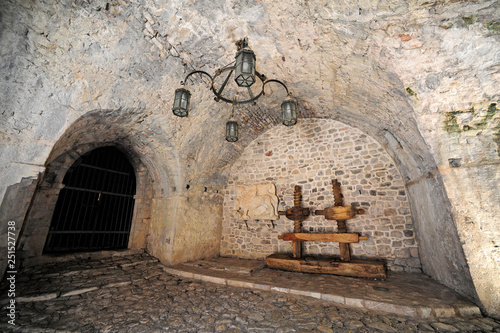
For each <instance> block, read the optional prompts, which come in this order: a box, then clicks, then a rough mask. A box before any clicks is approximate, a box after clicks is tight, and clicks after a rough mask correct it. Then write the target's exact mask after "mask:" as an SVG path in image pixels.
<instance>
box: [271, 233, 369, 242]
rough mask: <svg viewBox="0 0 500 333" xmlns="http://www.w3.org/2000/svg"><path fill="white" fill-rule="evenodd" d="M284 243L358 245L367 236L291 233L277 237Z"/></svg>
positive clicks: (355, 234)
mask: <svg viewBox="0 0 500 333" xmlns="http://www.w3.org/2000/svg"><path fill="white" fill-rule="evenodd" d="M278 238H279V239H282V240H285V241H303V242H307V241H314V242H339V243H359V241H360V240H367V239H368V237H367V236H359V235H358V234H357V233H338V232H337V233H303V232H291V233H286V234H283V235H281V236H278Z"/></svg>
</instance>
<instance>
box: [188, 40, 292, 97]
mask: <svg viewBox="0 0 500 333" xmlns="http://www.w3.org/2000/svg"><path fill="white" fill-rule="evenodd" d="M236 45H237V48H238V52H239V51H241V50H242V49H243V48H248V40H247V38H246V37H245V38H243V39H241V40H239V41H238V42H236ZM235 69H236V64H235V61H233V62H232V63H230V64H229V65H226V66H224V67H222V68H219V69H217V70H216V71H215V73H214V75H213V76H212V75H210V74H209V73H207V72H205V71H202V70H195V71H192V72H190V73H188V74H187V75H186V77H185V78H184V80H183V81H181V85H183V86H186V83H187V80H188V79H189V78H190V77H191V76H192V75H194V74H202V75H205V76H206V77H208V78H209V79H210V90H212V92H213V93H214V95H215V97H214V100H215V101H216V102H220V101H223V102H226V103H230V104H233V103H236V104H248V103H252V102H255V101H256V100H258V99H259V98H260V97H262V96H263V95H265V91H264V89H265V87H266V85H267V84H269V83H278V84H280V85H281V86H282V87H283V88H285V91H286V95H287V97H289V96H291V95H292V93H291V92H290V91H289V90H288V88H287V86H286V85H285V84H284V83H283V82H281V81H280V80H276V79H267V77H266V76H265V75H264V74H261V73H259V72H258V71H257V68H255V77H256V78H258V79H259V80H260V81H261V83H262V89H261V91H260V92H259V93H258V94H257V95H254V93H253V91H252V90H251V88H250V87H246V88H247V91H248V94H249V96H250V98H249V99H246V100H238V101H235V99H234V97H233V98H227V97H224V96H223V94H222V93H223V92H224V89H225V88H226V86H227V84H228V82H229V79H230V78H231V75H232V74H233V72H234V71H235ZM226 72H229V73H227V76H226V77H225V79H224V82H223V83H222V85H221V86H220V88H216V87H215V82H216V79H217V78H218V77H219V76H221V75H223V74H224V73H226ZM241 88H242V89H244V87H241Z"/></svg>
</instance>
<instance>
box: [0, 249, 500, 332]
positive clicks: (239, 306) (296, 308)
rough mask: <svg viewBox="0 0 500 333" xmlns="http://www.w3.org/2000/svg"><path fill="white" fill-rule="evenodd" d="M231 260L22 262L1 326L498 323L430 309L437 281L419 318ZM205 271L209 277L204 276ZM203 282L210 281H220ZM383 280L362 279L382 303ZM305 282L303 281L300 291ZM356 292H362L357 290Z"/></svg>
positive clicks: (281, 327)
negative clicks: (11, 307) (312, 289)
mask: <svg viewBox="0 0 500 333" xmlns="http://www.w3.org/2000/svg"><path fill="white" fill-rule="evenodd" d="M125 254H127V253H125ZM231 261H233V260H230V259H225V258H219V259H218V260H208V261H202V262H197V263H190V264H188V265H182V266H176V267H174V268H171V267H166V266H164V265H162V264H161V263H159V262H158V260H157V259H155V258H153V257H151V256H149V255H147V254H144V253H142V254H141V253H135V254H130V253H128V255H125V256H120V255H119V253H115V254H114V255H113V256H108V257H102V256H101V257H97V258H94V259H87V258H85V257H84V256H81V258H80V259H73V260H71V261H66V262H64V261H61V262H56V263H45V264H43V265H38V266H32V267H26V268H23V269H21V270H19V271H18V274H17V281H16V296H17V297H16V311H17V312H16V320H15V323H16V325H15V326H12V325H9V324H8V323H6V321H7V319H8V317H7V316H6V314H7V308H6V306H7V302H8V301H9V299H8V298H7V293H6V288H8V286H7V285H6V284H5V281H4V283H3V284H2V288H1V294H0V295H1V298H0V303H1V304H2V309H1V311H2V313H3V314H2V316H1V318H2V320H1V322H0V331H2V332H500V322H499V321H496V320H494V319H491V318H485V317H482V316H481V315H478V314H477V313H476V312H475V311H472V310H470V311H469V310H467V311H465V310H464V311H465V312H463V311H462V312H461V313H455V316H452V317H451V316H449V315H450V313H449V312H448V310H444V311H441V312H440V311H436V309H439V307H437V304H439V300H440V299H441V300H442V301H443V302H444V303H443V306H442V307H441V308H443V309H449V307H448V303H447V302H446V301H445V300H444V299H443V298H442V297H443V296H444V298H447V297H449V296H450V295H451V294H452V293H451V291H449V290H446V288H444V287H443V289H442V290H441V292H442V293H436V294H434V295H429V298H434V300H432V302H433V304H436V307H435V308H433V309H432V310H431V312H430V313H429V315H428V316H427V317H426V318H424V317H423V316H422V315H423V313H419V312H418V311H417V312H415V313H413V314H418V316H413V317H411V316H409V315H401V314H395V313H388V312H387V311H384V312H382V311H375V310H373V309H368V308H367V307H366V304H367V303H366V302H367V301H366V299H362V298H358V299H359V300H360V303H359V304H358V305H356V304H350V301H348V299H350V298H352V299H356V297H358V296H359V295H352V297H344V302H345V304H347V305H350V306H347V305H345V304H339V303H338V300H339V299H336V300H333V301H332V300H328V299H321V298H319V297H317V296H318V295H315V294H311V295H312V296H313V297H306V296H302V295H300V294H298V293H292V292H290V290H299V289H298V287H297V286H295V285H294V288H295V289H293V288H292V289H290V288H288V290H285V289H286V288H285V289H283V288H282V289H279V287H277V288H275V289H271V288H272V287H269V290H265V289H264V287H262V286H263V285H266V284H271V283H278V282H279V283H282V282H283V281H284V280H286V279H288V280H290V283H295V282H296V281H298V280H300V279H304V278H306V277H307V278H311V276H310V275H304V274H295V273H290V272H279V271H274V270H270V269H267V268H264V267H262V266H258V265H257V263H255V262H252V261H240V262H239V263H238V261H237V260H236V261H234V262H235V263H236V264H237V265H236V266H225V265H226V264H227V263H229V262H231ZM261 264H262V263H261ZM189 270H197V271H198V273H192V272H189ZM202 270H205V271H212V273H213V272H215V273H216V274H212V273H211V274H208V273H207V274H205V272H203V273H201V271H202ZM167 272H175V273H176V274H178V273H180V272H184V273H182V274H185V275H186V274H187V275H189V274H192V275H193V278H188V277H179V276H176V275H172V274H170V273H167ZM195 274H196V276H195ZM295 275H297V276H295ZM221 276H222V277H221ZM235 276H240V277H241V276H247V277H252V279H256V280H257V281H260V282H261V285H262V286H260V287H259V283H255V282H251V283H254V284H255V286H254V287H253V288H242V287H238V286H232V285H231V284H237V282H236V281H239V282H240V283H242V285H245V284H244V282H247V283H250V282H249V281H250V280H251V279H248V280H246V281H245V280H244V279H242V278H240V279H237V278H236V277H235ZM194 277H196V278H197V279H194ZM202 279H205V280H209V279H214V281H215V282H218V283H211V282H207V281H203V280H202ZM217 279H219V280H217ZM220 279H223V280H225V282H224V283H225V284H221V283H222V280H220ZM339 279H340V278H339ZM342 279H347V280H345V283H344V285H346V286H347V285H349V284H350V283H351V282H352V281H351V280H359V281H358V282H357V287H360V286H361V287H362V286H363V285H364V284H365V283H368V280H364V279H349V278H342ZM230 281H233V282H230ZM273 281H275V282H273ZM276 281H277V282H276ZM387 281H389V279H388V280H387ZM414 281H417V280H414ZM377 283H380V285H376V284H377ZM382 283H383V281H372V283H371V284H370V283H369V284H368V285H369V287H370V288H372V291H371V292H370V294H374V295H379V296H378V297H379V301H381V302H382V301H384V302H386V303H388V302H389V301H388V300H389V299H390V297H388V296H383V295H385V294H387V293H388V294H391V289H392V288H394V287H393V286H394V285H396V284H386V285H385V286H384V287H383V286H382ZM247 286H249V285H247ZM256 286H257V289H255V288H256ZM307 286H308V283H306V281H304V283H303V287H304V288H305V289H304V290H306V289H307V288H306V287H307ZM374 286H375V287H378V288H377V289H374ZM323 287H324V288H326V287H325V286H323ZM369 287H366V288H369ZM259 288H260V289H259ZM384 288H385V289H384ZM347 289H349V288H347ZM387 289H389V290H387ZM417 289H418V286H416V287H414V288H413V289H410V290H408V298H407V303H408V304H412V301H413V298H414V297H415V295H417V292H416V291H415V290H417ZM363 290H366V289H362V290H360V293H363V292H364V291H363ZM306 292H307V290H306ZM328 292H330V291H328V290H327V289H324V290H323V293H322V294H321V295H323V294H324V295H330V294H328ZM315 297H316V298H315ZM398 297H402V296H401V295H400V296H398ZM461 302H464V301H461ZM360 304H363V308H360V307H359V305H360ZM422 304H423V303H422ZM464 304H465V303H464ZM352 305H354V307H352ZM356 306H358V307H356ZM418 306H421V304H420V303H419V304H418ZM454 309H458V308H454ZM471 309H472V308H471ZM457 311H458V312H460V310H457ZM468 311H469V312H468ZM410 314H411V313H410Z"/></svg>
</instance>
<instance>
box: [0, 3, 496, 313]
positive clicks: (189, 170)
mask: <svg viewBox="0 0 500 333" xmlns="http://www.w3.org/2000/svg"><path fill="white" fill-rule="evenodd" d="M0 13H1V16H0V19H1V20H0V34H1V35H0V39H1V48H0V58H1V62H0V73H1V79H0V90H1V91H2V94H0V105H2V109H1V112H0V119H1V120H0V121H1V123H2V126H1V131H0V145H1V146H0V148H1V154H2V159H1V161H0V163H1V164H0V168H1V171H2V175H1V176H0V184H1V185H0V193H4V191H5V189H6V188H7V186H9V185H11V184H14V183H16V182H19V181H20V179H21V178H22V177H28V176H36V175H37V174H38V172H41V171H43V170H44V166H45V165H46V164H47V163H49V162H50V161H52V160H53V159H55V158H56V157H57V156H59V155H61V154H62V153H64V152H65V151H67V150H68V149H70V148H71V147H74V146H77V145H80V144H87V143H89V142H96V141H99V142H101V143H106V142H109V143H121V144H122V145H124V146H126V147H129V148H130V150H132V151H134V152H135V153H136V154H137V155H138V156H139V157H140V158H143V159H144V160H145V163H146V164H148V163H149V164H150V165H151V168H152V169H156V170H160V171H158V174H162V175H163V176H160V178H161V179H164V180H162V182H163V186H164V187H165V188H166V189H167V188H170V189H171V188H177V189H180V188H183V187H184V184H185V183H198V184H206V183H211V184H216V185H224V184H225V181H226V179H227V171H228V169H229V166H231V165H232V164H233V163H234V161H235V160H236V159H237V158H238V157H239V155H240V154H241V153H242V151H243V149H244V148H245V147H246V146H247V145H248V144H249V143H250V142H251V141H252V140H253V139H255V138H257V137H258V136H259V135H260V134H262V133H263V132H264V131H266V130H267V129H269V128H271V127H272V126H275V125H279V124H280V114H279V110H278V108H279V104H280V103H281V100H282V99H283V98H284V94H283V91H282V90H280V88H279V87H271V85H269V88H270V89H269V91H268V90H267V87H266V92H268V94H267V95H266V96H264V97H262V98H261V99H259V101H258V104H257V105H255V106H244V107H242V109H241V110H238V111H237V114H236V118H237V119H238V120H239V121H240V123H241V139H240V140H239V141H238V142H237V143H235V144H230V143H228V142H226V141H225V140H224V125H225V122H226V121H227V119H228V118H229V116H230V108H229V106H228V105H227V104H225V103H220V104H218V103H216V102H214V101H213V95H212V94H211V93H210V92H209V89H208V87H207V84H206V81H203V80H202V79H199V78H195V79H193V80H191V81H190V82H189V88H190V90H191V91H192V93H193V97H192V103H193V109H192V111H191V113H190V116H189V117H188V118H183V119H180V118H177V117H175V116H174V115H173V114H172V112H171V106H172V97H173V93H174V91H175V89H176V88H177V87H179V85H180V81H181V80H183V79H184V77H185V75H186V74H187V73H188V72H189V71H191V70H193V69H201V70H205V71H208V72H210V73H213V72H214V71H215V70H216V69H217V68H219V67H221V66H223V65H226V64H228V63H230V62H231V61H233V60H234V55H235V51H236V48H235V44H234V43H235V42H236V41H237V40H239V39H241V38H242V37H248V39H249V43H250V47H251V48H252V49H253V50H254V51H255V53H256V56H257V69H258V70H259V71H260V72H261V73H264V74H266V76H267V77H268V78H276V79H279V80H282V81H283V82H285V83H286V85H287V86H288V88H289V89H290V90H291V91H292V92H293V95H294V96H295V97H296V99H297V101H298V103H299V112H300V116H301V117H306V118H307V117H313V118H332V119H336V120H339V121H341V122H344V123H347V124H350V125H352V126H354V127H356V128H359V129H361V130H362V131H364V132H366V133H368V134H369V135H371V136H372V137H373V138H375V139H376V140H377V141H379V142H380V143H381V144H382V145H383V146H384V147H385V148H386V149H387V150H388V152H389V154H391V156H392V157H393V158H394V159H395V162H396V164H397V166H398V168H399V169H400V171H401V172H402V174H403V176H404V178H405V181H406V185H407V186H408V187H411V188H410V194H411V195H413V197H414V198H417V199H415V200H416V201H415V202H414V203H413V209H414V214H415V218H416V219H417V220H422V221H429V222H430V221H432V220H441V218H442V219H443V220H450V221H451V222H450V224H449V225H448V226H447V227H446V228H443V230H438V231H440V232H443V233H444V234H448V233H449V230H450V229H449V228H450V227H451V226H453V225H454V224H453V223H456V225H458V232H459V234H460V237H461V239H462V242H465V243H466V244H465V245H464V251H465V252H466V255H467V257H468V260H467V261H468V264H469V265H473V266H474V265H476V266H477V269H476V271H475V272H476V273H474V268H471V271H473V273H472V275H473V278H474V279H475V283H476V287H477V285H478V284H479V285H481V287H480V289H481V288H482V289H481V292H480V293H482V294H481V295H480V298H483V301H484V299H487V298H488V297H490V300H489V301H488V302H490V303H488V304H491V303H493V304H494V302H495V299H493V300H492V298H491V296H488V295H487V294H488V290H489V288H493V287H491V285H490V284H489V283H490V282H491V281H490V280H492V279H490V278H489V276H490V275H488V274H486V275H485V274H484V273H483V272H482V270H483V269H482V268H481V267H480V266H481V264H480V261H481V260H486V264H485V265H486V266H488V267H489V268H491V271H492V272H495V271H496V272H498V271H500V263H499V262H498V257H499V256H500V254H499V252H498V246H497V245H496V243H495V239H496V238H497V236H496V235H498V228H497V227H496V223H495V221H498V216H500V212H499V210H500V208H499V207H498V206H499V205H498V202H499V201H500V197H499V196H500V194H499V193H500V191H499V182H500V180H499V177H500V176H499V171H498V170H499V163H500V162H499V161H500V153H499V151H500V148H499V145H500V125H499V122H500V120H499V113H498V112H497V105H498V102H499V95H500V93H499V89H498V87H499V81H500V43H499V40H500V22H499V17H500V3H499V2H498V1H496V0H488V1H399V0H394V1H383V0H380V1H369V0H366V1H320V0H311V1H286V2H280V1H267V0H265V1H215V2H214V1H194V0H193V1H176V0H170V1H166V0H165V1H153V0H140V1H139V0H136V1H125V0H113V1H83V0H74V1H69V0H68V1H24V0H12V1H2V3H1V4H0ZM271 91H272V93H271ZM299 121H300V120H299ZM279 126H281V125H279ZM450 159H456V160H457V161H458V162H457V163H458V164H460V165H464V166H466V167H464V168H454V169H451V168H450V167H449V160H450ZM450 163H451V162H450ZM162 170H163V171H162ZM438 170H439V171H438ZM441 174H442V177H443V180H441ZM426 179H433V180H435V183H432V184H431V185H429V184H428V185H425V186H424V185H422V186H420V185H419V184H421V183H422V182H425V181H427V180H426ZM422 180H424V181H422ZM442 181H444V186H443V184H442ZM415 184H416V185H415ZM472 184H474V186H471V185H472ZM413 185H415V186H413ZM434 186H435V187H434ZM160 187H161V186H160ZM433 189H434V190H433ZM445 190H446V191H448V192H447V193H445ZM166 191H168V189H167V190H166ZM412 191H413V193H412ZM422 198H425V199H422ZM436 198H438V199H436ZM448 200H449V201H451V206H450V202H449V201H448ZM429 211H430V212H429ZM440 214H442V215H440ZM450 214H451V215H453V219H454V221H455V222H453V220H451V218H450V216H451V215H450ZM470 221H472V222H470ZM422 223H423V224H422V230H425V231H427V229H426V227H427V225H428V224H426V223H427V222H422ZM431 231H433V232H436V230H431ZM471 235H472V236H471ZM428 237H429V238H432V237H434V236H428ZM450 242H451V243H453V242H456V240H451V241H450ZM469 243H470V244H471V245H469ZM478 247H479V250H477V248H478ZM429 248H430V247H429ZM444 251H445V252H446V249H445V250H444ZM429 255H431V253H429ZM443 255H444V256H446V255H447V254H446V253H443ZM484 258H486V259H484ZM495 258H496V259H495ZM483 264H484V263H483ZM429 265H430V266H433V265H435V266H436V267H435V270H438V266H439V262H438V261H437V262H435V263H434V264H429ZM432 269H434V268H432ZM460 270H461V267H458V271H460ZM475 274H476V275H475ZM491 274H492V273H491ZM438 275H439V274H438ZM493 275H494V274H493ZM493 275H491V276H493ZM453 278H454V277H453ZM453 278H448V277H442V278H441V280H443V281H444V280H446V281H447V282H448V283H449V284H453ZM438 279H440V277H438ZM446 281H445V282H446ZM450 281H451V282H450ZM497 286H498V285H497ZM465 293H468V292H465ZM494 297H496V300H497V301H498V299H499V297H500V295H498V293H497V294H496V296H493V298H494Z"/></svg>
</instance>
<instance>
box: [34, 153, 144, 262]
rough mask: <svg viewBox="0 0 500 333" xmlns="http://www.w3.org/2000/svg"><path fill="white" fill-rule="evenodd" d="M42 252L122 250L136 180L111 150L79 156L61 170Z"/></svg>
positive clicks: (123, 160) (120, 155) (123, 158)
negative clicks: (56, 196)
mask: <svg viewBox="0 0 500 333" xmlns="http://www.w3.org/2000/svg"><path fill="white" fill-rule="evenodd" d="M63 184H64V188H63V189H62V190H61V192H60V193H59V198H58V199H57V203H56V208H55V210H54V215H53V217H52V222H51V224H50V229H49V233H48V236H47V240H46V242H45V248H44V253H57V252H79V251H97V250H111V249H123V248H127V246H128V240H129V235H130V227H131V224H132V214H133V211H134V194H135V189H136V180H135V175H134V168H133V167H132V165H131V164H130V162H129V161H128V159H127V157H126V156H125V155H124V154H123V153H122V152H120V151H119V150H118V149H117V148H115V147H103V148H98V149H95V150H92V151H90V152H88V153H86V154H84V155H83V156H81V157H80V158H79V159H78V160H77V161H76V162H75V163H74V164H73V165H72V166H71V168H69V170H68V171H67V173H66V175H65V176H64V180H63Z"/></svg>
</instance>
